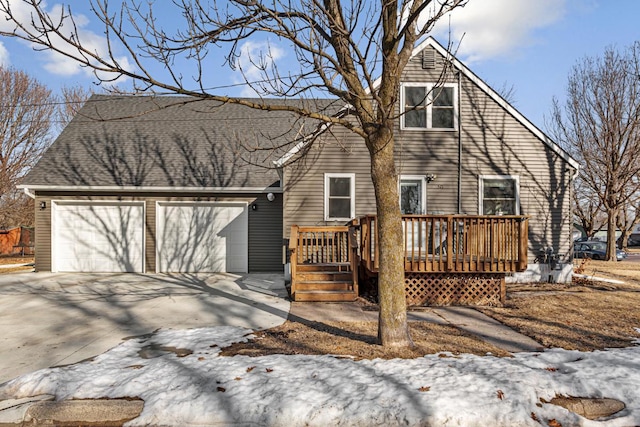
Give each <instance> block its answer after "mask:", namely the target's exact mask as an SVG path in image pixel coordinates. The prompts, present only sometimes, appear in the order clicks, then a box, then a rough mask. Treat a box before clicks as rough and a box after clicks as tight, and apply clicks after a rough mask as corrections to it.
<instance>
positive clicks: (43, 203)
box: [40, 200, 47, 211]
mask: <svg viewBox="0 0 640 427" xmlns="http://www.w3.org/2000/svg"><path fill="white" fill-rule="evenodd" d="M45 209H47V202H45V201H44V200H43V201H41V202H40V210H41V211H43V210H45Z"/></svg>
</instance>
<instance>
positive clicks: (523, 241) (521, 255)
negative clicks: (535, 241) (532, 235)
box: [518, 218, 529, 271]
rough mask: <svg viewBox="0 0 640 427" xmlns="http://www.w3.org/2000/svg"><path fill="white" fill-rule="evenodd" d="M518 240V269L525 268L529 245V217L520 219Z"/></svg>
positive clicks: (523, 269)
mask: <svg viewBox="0 0 640 427" xmlns="http://www.w3.org/2000/svg"><path fill="white" fill-rule="evenodd" d="M519 231H520V232H519V233H518V234H519V235H520V242H519V246H518V271H525V270H526V269H527V264H528V260H527V248H528V245H529V218H522V220H521V221H520V230H519Z"/></svg>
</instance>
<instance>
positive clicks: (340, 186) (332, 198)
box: [324, 173, 356, 221]
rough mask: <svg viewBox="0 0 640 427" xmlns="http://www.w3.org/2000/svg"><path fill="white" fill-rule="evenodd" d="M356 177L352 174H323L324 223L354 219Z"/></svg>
mask: <svg viewBox="0 0 640 427" xmlns="http://www.w3.org/2000/svg"><path fill="white" fill-rule="evenodd" d="M355 193H356V175H355V174H353V173H326V174H324V219H325V221H348V220H350V219H353V218H355V216H356V215H355V211H356V208H355V206H356V203H355V201H356V195H355Z"/></svg>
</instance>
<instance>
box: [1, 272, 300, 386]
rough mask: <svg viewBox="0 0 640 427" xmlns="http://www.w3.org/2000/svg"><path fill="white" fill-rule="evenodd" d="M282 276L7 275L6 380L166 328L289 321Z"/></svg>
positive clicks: (4, 321) (4, 290) (4, 299)
mask: <svg viewBox="0 0 640 427" xmlns="http://www.w3.org/2000/svg"><path fill="white" fill-rule="evenodd" d="M289 309H290V304H289V301H288V298H287V292H286V289H285V287H284V278H283V275H282V274H250V275H244V276H239V275H232V274H172V275H167V274H149V275H142V274H130V273H129V274H89V273H84V274H76V273H73V274H72V273H15V274H7V275H0V331H1V333H0V384H1V383H3V382H5V381H8V380H10V379H12V378H14V377H16V376H18V375H22V374H25V373H28V372H32V371H35V370H37V369H41V368H47V367H51V366H58V365H67V364H72V363H76V362H78V361H81V360H84V359H87V358H91V357H93V356H96V355H98V354H101V353H103V352H105V351H106V350H108V349H110V348H112V347H114V346H116V345H118V344H119V343H121V342H122V341H123V340H124V339H126V338H127V337H132V336H137V335H143V334H147V333H150V332H153V331H155V330H156V329H158V328H175V329H186V328H200V327H209V326H221V325H232V326H243V327H247V328H252V329H266V328H270V327H273V326H277V325H279V324H282V323H283V322H284V321H285V320H286V318H287V315H288V313H289Z"/></svg>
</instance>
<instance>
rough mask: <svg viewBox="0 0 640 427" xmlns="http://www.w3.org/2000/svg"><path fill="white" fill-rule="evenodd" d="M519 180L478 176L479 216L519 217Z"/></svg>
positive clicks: (504, 176)
mask: <svg viewBox="0 0 640 427" xmlns="http://www.w3.org/2000/svg"><path fill="white" fill-rule="evenodd" d="M519 193H520V180H519V178H518V177H517V176H510V175H490V176H489V175H485V176H480V213H481V215H519V214H520V194H519Z"/></svg>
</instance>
